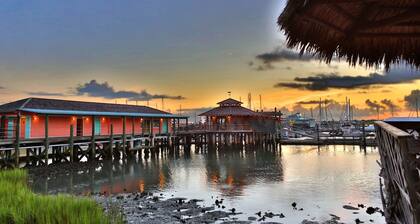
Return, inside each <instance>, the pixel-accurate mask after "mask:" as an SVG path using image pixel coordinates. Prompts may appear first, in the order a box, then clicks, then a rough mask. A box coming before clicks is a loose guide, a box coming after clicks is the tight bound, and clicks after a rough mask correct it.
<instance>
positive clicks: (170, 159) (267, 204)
mask: <svg viewBox="0 0 420 224" xmlns="http://www.w3.org/2000/svg"><path fill="white" fill-rule="evenodd" d="M376 160H379V155H378V152H377V150H376V149H373V148H372V149H367V152H366V153H365V152H363V151H361V150H360V149H359V148H358V147H353V146H329V147H321V148H320V149H318V147H316V146H314V147H312V146H283V147H282V153H280V152H279V151H276V152H273V151H267V150H262V149H261V150H255V151H251V152H246V151H238V150H225V151H219V152H213V153H201V152H194V150H192V152H191V154H190V155H186V154H183V153H180V154H178V155H171V154H160V155H159V156H158V157H149V158H147V159H140V160H139V159H137V160H135V161H131V162H128V163H127V164H120V163H118V164H111V163H109V162H105V163H103V164H98V165H97V166H96V167H85V168H80V169H79V170H71V169H68V168H65V167H64V168H63V169H62V170H60V169H58V170H59V171H57V172H53V173H50V174H45V173H44V174H45V175H43V176H41V177H37V178H36V180H35V181H34V182H33V183H32V185H33V189H34V190H35V191H37V192H40V193H45V192H49V193H56V192H69V193H86V192H91V191H94V192H99V191H101V192H104V191H106V192H112V193H119V192H123V191H124V190H126V191H129V192H137V191H148V190H159V191H161V192H162V193H163V194H164V195H165V196H167V197H169V196H171V195H174V196H179V197H186V198H190V199H192V198H196V199H204V200H205V201H204V204H205V205H211V204H213V203H214V200H215V198H216V197H219V198H224V205H225V206H226V207H227V209H228V208H232V207H234V208H236V211H239V212H243V213H244V214H243V215H238V217H239V218H241V219H245V220H246V219H247V217H248V216H250V215H253V214H254V213H256V212H257V211H263V212H264V211H272V212H274V213H280V212H282V213H283V214H285V216H286V218H283V219H276V218H274V219H268V220H266V221H281V222H282V223H300V221H302V220H303V219H311V218H313V217H315V218H316V219H317V220H321V221H322V220H327V219H329V218H330V215H329V214H335V215H338V216H340V217H341V221H344V222H351V223H354V219H356V218H360V219H361V220H363V221H367V222H369V220H370V219H373V220H374V222H375V223H384V219H383V218H382V217H381V216H380V215H379V214H377V213H376V214H374V215H367V214H366V213H365V212H364V211H360V214H353V211H350V210H346V209H343V208H342V206H343V205H345V204H349V203H351V204H352V205H354V206H357V204H358V203H363V204H365V205H368V206H374V207H381V201H380V195H379V182H378V181H379V180H378V173H379V167H378V165H377V163H376ZM70 170H71V171H70ZM111 171H112V172H111ZM293 202H296V203H297V204H298V206H297V207H298V208H303V209H304V210H303V211H297V210H293V209H292V207H291V204H292V203H293Z"/></svg>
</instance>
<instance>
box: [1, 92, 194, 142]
mask: <svg viewBox="0 0 420 224" xmlns="http://www.w3.org/2000/svg"><path fill="white" fill-rule="evenodd" d="M179 119H187V118H186V117H182V116H177V115H173V114H170V113H167V112H164V111H161V110H157V109H154V108H150V107H146V106H136V105H125V104H109V103H94V102H81V101H69V100H57V99H42V98H27V99H22V100H18V101H15V102H11V103H7V104H3V105H1V106H0V139H13V138H16V136H17V132H18V131H19V137H20V138H21V139H37V138H44V137H45V136H46V132H47V136H48V137H69V136H70V130H71V126H73V128H72V129H73V136H92V135H95V136H107V135H110V134H111V129H112V134H113V135H121V134H123V133H124V127H125V134H128V135H150V134H168V133H170V132H171V131H173V129H174V127H175V124H176V121H177V122H178V124H179ZM46 126H47V127H48V128H46ZM46 130H47V131H46Z"/></svg>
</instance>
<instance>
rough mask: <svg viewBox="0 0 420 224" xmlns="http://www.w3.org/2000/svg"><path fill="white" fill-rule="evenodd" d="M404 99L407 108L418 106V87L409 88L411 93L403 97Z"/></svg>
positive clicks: (419, 90)
mask: <svg viewBox="0 0 420 224" xmlns="http://www.w3.org/2000/svg"><path fill="white" fill-rule="evenodd" d="M404 101H405V104H406V106H407V107H408V108H411V109H413V108H416V107H420V89H415V90H411V93H410V94H409V95H407V96H405V97H404Z"/></svg>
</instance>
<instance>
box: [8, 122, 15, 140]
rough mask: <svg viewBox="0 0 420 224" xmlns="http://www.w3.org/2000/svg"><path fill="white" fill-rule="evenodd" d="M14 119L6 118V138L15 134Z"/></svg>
mask: <svg viewBox="0 0 420 224" xmlns="http://www.w3.org/2000/svg"><path fill="white" fill-rule="evenodd" d="M14 132H15V119H14V118H11V117H9V118H8V119H7V138H13V136H14V135H15V133H14Z"/></svg>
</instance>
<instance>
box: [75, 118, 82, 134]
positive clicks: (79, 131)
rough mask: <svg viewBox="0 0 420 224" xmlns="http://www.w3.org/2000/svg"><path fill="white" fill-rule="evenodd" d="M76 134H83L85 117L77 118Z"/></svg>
mask: <svg viewBox="0 0 420 224" xmlns="http://www.w3.org/2000/svg"><path fill="white" fill-rule="evenodd" d="M76 136H83V118H77V123H76Z"/></svg>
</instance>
